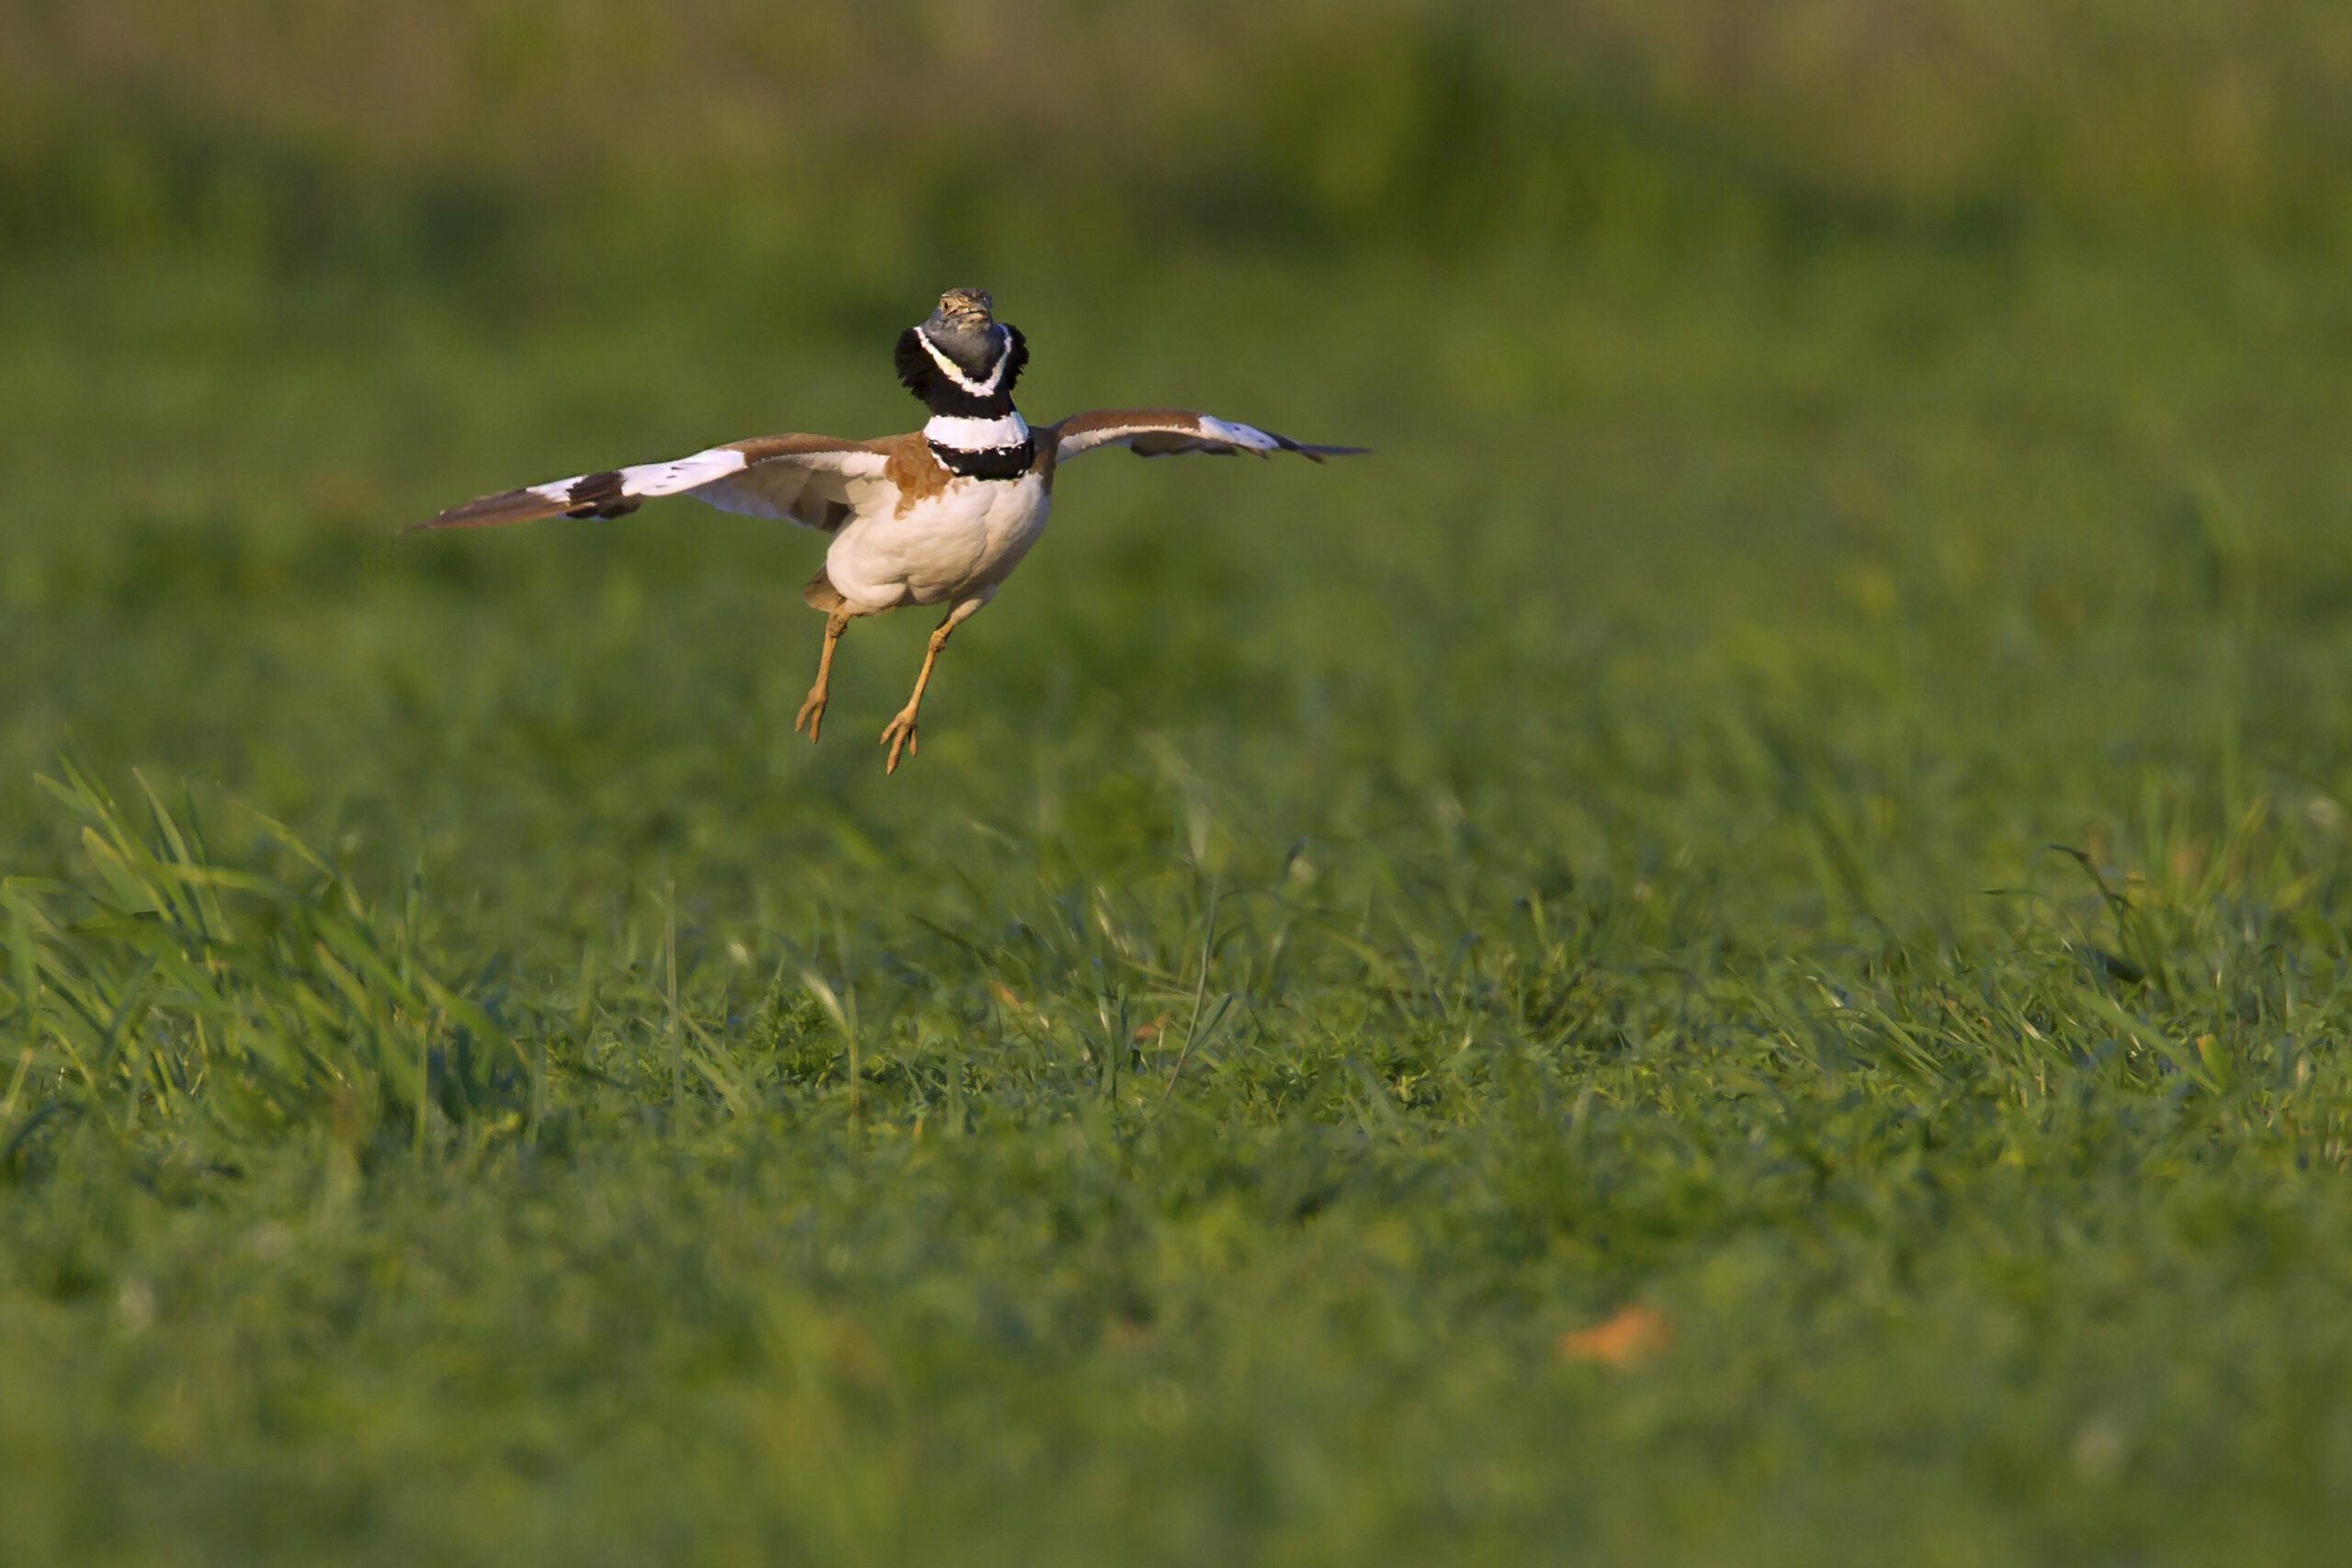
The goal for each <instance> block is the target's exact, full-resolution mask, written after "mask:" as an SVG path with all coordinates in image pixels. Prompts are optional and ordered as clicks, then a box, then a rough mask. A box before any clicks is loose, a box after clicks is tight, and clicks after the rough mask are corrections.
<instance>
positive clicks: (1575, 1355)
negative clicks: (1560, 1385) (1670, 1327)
mask: <svg viewBox="0 0 2352 1568" xmlns="http://www.w3.org/2000/svg"><path fill="white" fill-rule="evenodd" d="M1667 1337H1668V1336H1667V1329H1666V1318H1665V1316H1664V1315H1663V1314H1660V1313H1659V1312H1658V1310H1657V1308H1656V1307H1650V1306H1644V1305H1642V1304H1641V1303H1638V1302H1636V1303H1634V1304H1632V1305H1630V1306H1623V1307H1620V1308H1618V1309H1617V1311H1616V1312H1615V1313H1614V1314H1611V1316H1609V1317H1606V1318H1603V1319H1602V1320H1601V1321H1600V1322H1599V1323H1596V1324H1592V1325H1589V1326H1587V1327H1584V1328H1572V1329H1570V1330H1568V1332H1566V1334H1563V1335H1561V1336H1560V1339H1559V1343H1558V1344H1557V1345H1556V1346H1555V1349H1556V1350H1557V1352H1558V1354H1559V1357H1560V1359H1562V1360H1564V1361H1598V1362H1600V1364H1601V1365H1602V1366H1604V1367H1628V1366H1631V1365H1633V1364H1634V1362H1635V1361H1638V1360H1642V1359H1645V1358H1646V1357H1649V1356H1652V1355H1655V1354H1656V1353H1657V1352H1658V1351H1660V1350H1662V1349H1664V1348H1666V1341H1667Z"/></svg>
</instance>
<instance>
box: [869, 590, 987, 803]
mask: <svg viewBox="0 0 2352 1568" xmlns="http://www.w3.org/2000/svg"><path fill="white" fill-rule="evenodd" d="M987 602H988V601H987V600H985V599H967V600H965V601H964V602H963V603H962V604H958V605H956V607H955V608H954V609H952V610H950V611H948V612H947V618H946V619H945V620H944V621H942V622H940V623H939V629H938V630H937V631H934V632H933V633H932V634H931V646H930V648H929V649H926V650H925V651H924V653H923V656H922V671H921V672H920V673H918V674H917V675H916V676H915V691H914V695H912V696H910V697H909V698H908V699H907V705H906V706H905V707H902V708H900V709H899V713H898V716H897V717H895V718H893V719H892V720H891V721H890V722H889V723H888V724H887V725H885V726H883V727H882V741H881V743H882V744H883V745H885V746H888V748H890V756H889V759H888V761H885V762H884V763H883V764H882V771H883V772H884V773H897V772H898V771H899V750H900V749H901V748H904V750H905V751H906V754H907V755H908V756H910V757H911V756H913V755H915V754H916V753H917V752H918V751H920V750H922V747H921V746H920V745H918V744H917V743H916V740H915V710H916V709H918V708H920V707H922V689H923V688H924V687H925V686H928V685H930V684H931V667H932V666H933V665H934V664H936V663H938V662H939V650H940V649H943V648H945V647H946V646H947V636H948V634H949V633H950V632H953V631H954V630H955V629H956V622H958V621H960V620H962V619H963V618H964V617H965V616H967V615H970V614H971V613H972V612H973V611H975V610H978V608H979V607H980V606H981V605H982V604H986V603H987Z"/></svg>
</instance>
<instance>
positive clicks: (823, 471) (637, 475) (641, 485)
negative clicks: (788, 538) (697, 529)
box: [417, 435, 886, 531]
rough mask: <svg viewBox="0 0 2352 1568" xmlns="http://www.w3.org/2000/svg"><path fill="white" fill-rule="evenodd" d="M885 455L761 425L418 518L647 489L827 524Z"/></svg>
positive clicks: (476, 522) (581, 504)
mask: <svg viewBox="0 0 2352 1568" xmlns="http://www.w3.org/2000/svg"><path fill="white" fill-rule="evenodd" d="M885 461H886V459H885V457H883V455H882V454H881V453H879V452H877V451H876V450H875V449H874V447H873V446H871V445H870V444H868V443H866V442H863V441H836V440H834V439H833V438H832V437H831V436H827V435H763V436H759V437H757V438H755V439H753V440H750V441H732V442H729V443H728V444H727V445H726V446H710V447H706V448H705V449H703V450H702V451H700V452H696V453H694V454H692V455H691V456H688V457H679V458H676V459H674V460H673V461H671V462H667V463H639V464H638V465H636V466H634V467H632V468H605V469H601V470H599V471H598V472H596V473H593V474H580V475H575V476H574V477H573V478H571V479H554V480H551V481H549V482H548V483H547V484H539V485H526V486H525V487H524V488H523V489H521V490H509V491H500V492H499V493H498V494H496V495H486V496H483V497H482V498H481V500H479V501H469V502H466V504H465V505H463V506H453V507H451V508H450V509H449V510H448V511H447V512H444V513H441V514H440V515H439V516H437V517H435V518H434V519H433V520H432V521H431V522H429V523H421V524H419V525H417V526H419V527H421V528H495V527H500V526H503V525H506V524H509V523H529V522H534V521H536V520H537V519H539V518H542V517H556V516H566V517H618V516H621V515H623V514H624V513H630V512H634V511H636V510H637V509H638V507H639V505H640V504H642V503H643V502H647V501H650V500H651V499H652V498H653V497H655V496H662V495H691V496H694V497H695V499H697V500H699V501H703V502H708V503H709V504H710V505H712V506H716V507H718V508H719V509H720V510H721V511H724V512H740V513H744V514H746V515H748V516H752V517H783V518H789V519H791V520H792V521H793V522H795V523H799V524H802V525H806V526H808V527H811V528H823V529H826V530H828V531H830V530H831V529H834V528H838V527H840V526H841V525H842V520H843V519H845V518H846V517H848V515H849V514H850V513H851V511H852V510H853V509H854V506H855V503H856V495H855V493H854V492H855V491H859V490H860V489H862V488H863V485H862V481H865V480H869V479H878V478H879V477H880V475H881V473H882V468H883V465H884V463H885Z"/></svg>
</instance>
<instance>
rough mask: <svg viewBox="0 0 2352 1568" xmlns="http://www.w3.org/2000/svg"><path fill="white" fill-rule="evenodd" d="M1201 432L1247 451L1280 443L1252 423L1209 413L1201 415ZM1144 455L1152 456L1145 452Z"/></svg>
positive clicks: (1272, 448) (1275, 447)
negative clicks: (1222, 417) (1228, 419)
mask: <svg viewBox="0 0 2352 1568" xmlns="http://www.w3.org/2000/svg"><path fill="white" fill-rule="evenodd" d="M1201 434H1203V435H1204V436H1206V437H1207V438H1208V439H1210V440H1211V441H1229V442H1231V443H1232V444H1233V445H1234V446H1238V447H1240V448H1242V449H1243V450H1244V451H1249V452H1275V451H1280V450H1281V449H1282V443H1281V442H1279V441H1277V440H1275V439H1274V438H1273V437H1272V436H1271V435H1269V434H1266V433H1265V432H1264V431H1262V430H1261V429H1259V428H1258V427H1257V426H1256V425H1254V424H1234V423H1229V422H1227V421H1226V420H1222V419H1217V418H1216V417H1214V416H1213V415H1210V414H1203V415H1201ZM1145 456H1146V457H1149V456H1152V454H1150V453H1146V454H1145Z"/></svg>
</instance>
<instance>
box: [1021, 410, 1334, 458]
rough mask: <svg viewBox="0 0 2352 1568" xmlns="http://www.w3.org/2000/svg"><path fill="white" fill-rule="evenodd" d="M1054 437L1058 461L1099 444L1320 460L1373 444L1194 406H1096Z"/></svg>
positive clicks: (1169, 452) (1170, 452) (1150, 452)
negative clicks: (1320, 436) (1336, 441)
mask: <svg viewBox="0 0 2352 1568" xmlns="http://www.w3.org/2000/svg"><path fill="white" fill-rule="evenodd" d="M1053 437H1054V460H1055V461H1056V462H1057V463H1060V462H1067V461H1068V460H1069V459H1070V458H1072V457H1077V456H1078V455H1079V454H1080V453H1081V452H1091V451H1092V450H1094V449H1095V448H1096V447H1097V446H1125V447H1128V448H1130V449H1131V450H1133V451H1134V452H1135V454H1136V456H1137V457H1176V456H1178V455H1180V454H1182V453H1187V452H1201V453H1205V454H1207V455H1208V456H1210V457H1231V456H1233V455H1234V454H1235V453H1237V452H1253V453H1255V454H1257V455H1258V456H1259V457H1269V456H1271V455H1272V454H1273V453H1276V452H1295V453H1297V454H1298V455H1299V456H1300V457H1306V458H1308V459H1311V460H1312V461H1314V462H1317V463H1319V462H1321V461H1322V460H1323V459H1324V458H1326V457H1361V456H1362V455H1363V454H1364V453H1365V452H1368V451H1370V450H1371V448H1370V447H1367V446H1315V445H1312V444H1310V443H1307V442H1305V441H1293V440H1292V439H1291V438H1290V437H1289V436H1287V435H1277V434H1274V433H1273V432H1272V431H1270V430H1260V429H1259V428H1258V427H1257V426H1256V425H1253V424H1238V423H1233V422H1231V421H1228V420H1222V419H1218V418H1216V416H1215V415H1212V414H1205V413H1196V412H1193V411H1192V410H1190V409H1094V410H1091V411H1090V412H1086V413H1076V414H1072V415H1070V416H1069V418H1068V419H1066V420H1063V421H1062V422H1061V423H1058V424H1057V425H1055V426H1053Z"/></svg>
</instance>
